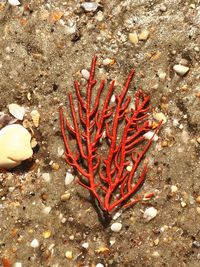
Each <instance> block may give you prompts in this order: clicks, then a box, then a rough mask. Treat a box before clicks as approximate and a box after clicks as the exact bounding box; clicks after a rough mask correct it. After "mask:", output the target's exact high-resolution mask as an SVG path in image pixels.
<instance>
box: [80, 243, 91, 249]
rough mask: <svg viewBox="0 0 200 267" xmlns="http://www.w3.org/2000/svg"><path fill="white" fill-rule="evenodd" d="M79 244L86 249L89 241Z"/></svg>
mask: <svg viewBox="0 0 200 267" xmlns="http://www.w3.org/2000/svg"><path fill="white" fill-rule="evenodd" d="M81 246H82V248H85V249H88V248H89V243H87V242H85V243H83V244H82V245H81Z"/></svg>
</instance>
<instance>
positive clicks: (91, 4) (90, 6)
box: [81, 2, 99, 12]
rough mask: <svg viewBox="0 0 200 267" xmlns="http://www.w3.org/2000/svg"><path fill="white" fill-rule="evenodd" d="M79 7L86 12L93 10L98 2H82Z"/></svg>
mask: <svg viewBox="0 0 200 267" xmlns="http://www.w3.org/2000/svg"><path fill="white" fill-rule="evenodd" d="M81 7H82V8H83V9H84V10H85V11H87V12H95V11H96V10H97V8H98V7H99V4H98V3H95V2H84V3H82V4H81Z"/></svg>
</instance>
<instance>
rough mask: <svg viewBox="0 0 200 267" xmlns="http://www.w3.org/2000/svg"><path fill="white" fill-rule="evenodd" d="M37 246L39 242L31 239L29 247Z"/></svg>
mask: <svg viewBox="0 0 200 267" xmlns="http://www.w3.org/2000/svg"><path fill="white" fill-rule="evenodd" d="M39 245H40V243H39V241H38V240H37V239H33V240H32V241H31V247H32V248H38V247H39Z"/></svg>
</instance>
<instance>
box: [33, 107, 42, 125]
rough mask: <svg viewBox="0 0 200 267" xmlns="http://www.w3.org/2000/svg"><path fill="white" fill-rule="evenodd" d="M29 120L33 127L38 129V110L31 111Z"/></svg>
mask: <svg viewBox="0 0 200 267" xmlns="http://www.w3.org/2000/svg"><path fill="white" fill-rule="evenodd" d="M31 118H32V121H33V124H34V126H35V127H38V126H39V121H40V113H39V112H38V110H36V109H34V110H33V111H31Z"/></svg>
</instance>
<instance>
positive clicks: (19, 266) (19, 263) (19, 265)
mask: <svg viewBox="0 0 200 267" xmlns="http://www.w3.org/2000/svg"><path fill="white" fill-rule="evenodd" d="M12 267H22V263H21V262H15V263H13V264H12Z"/></svg>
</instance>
